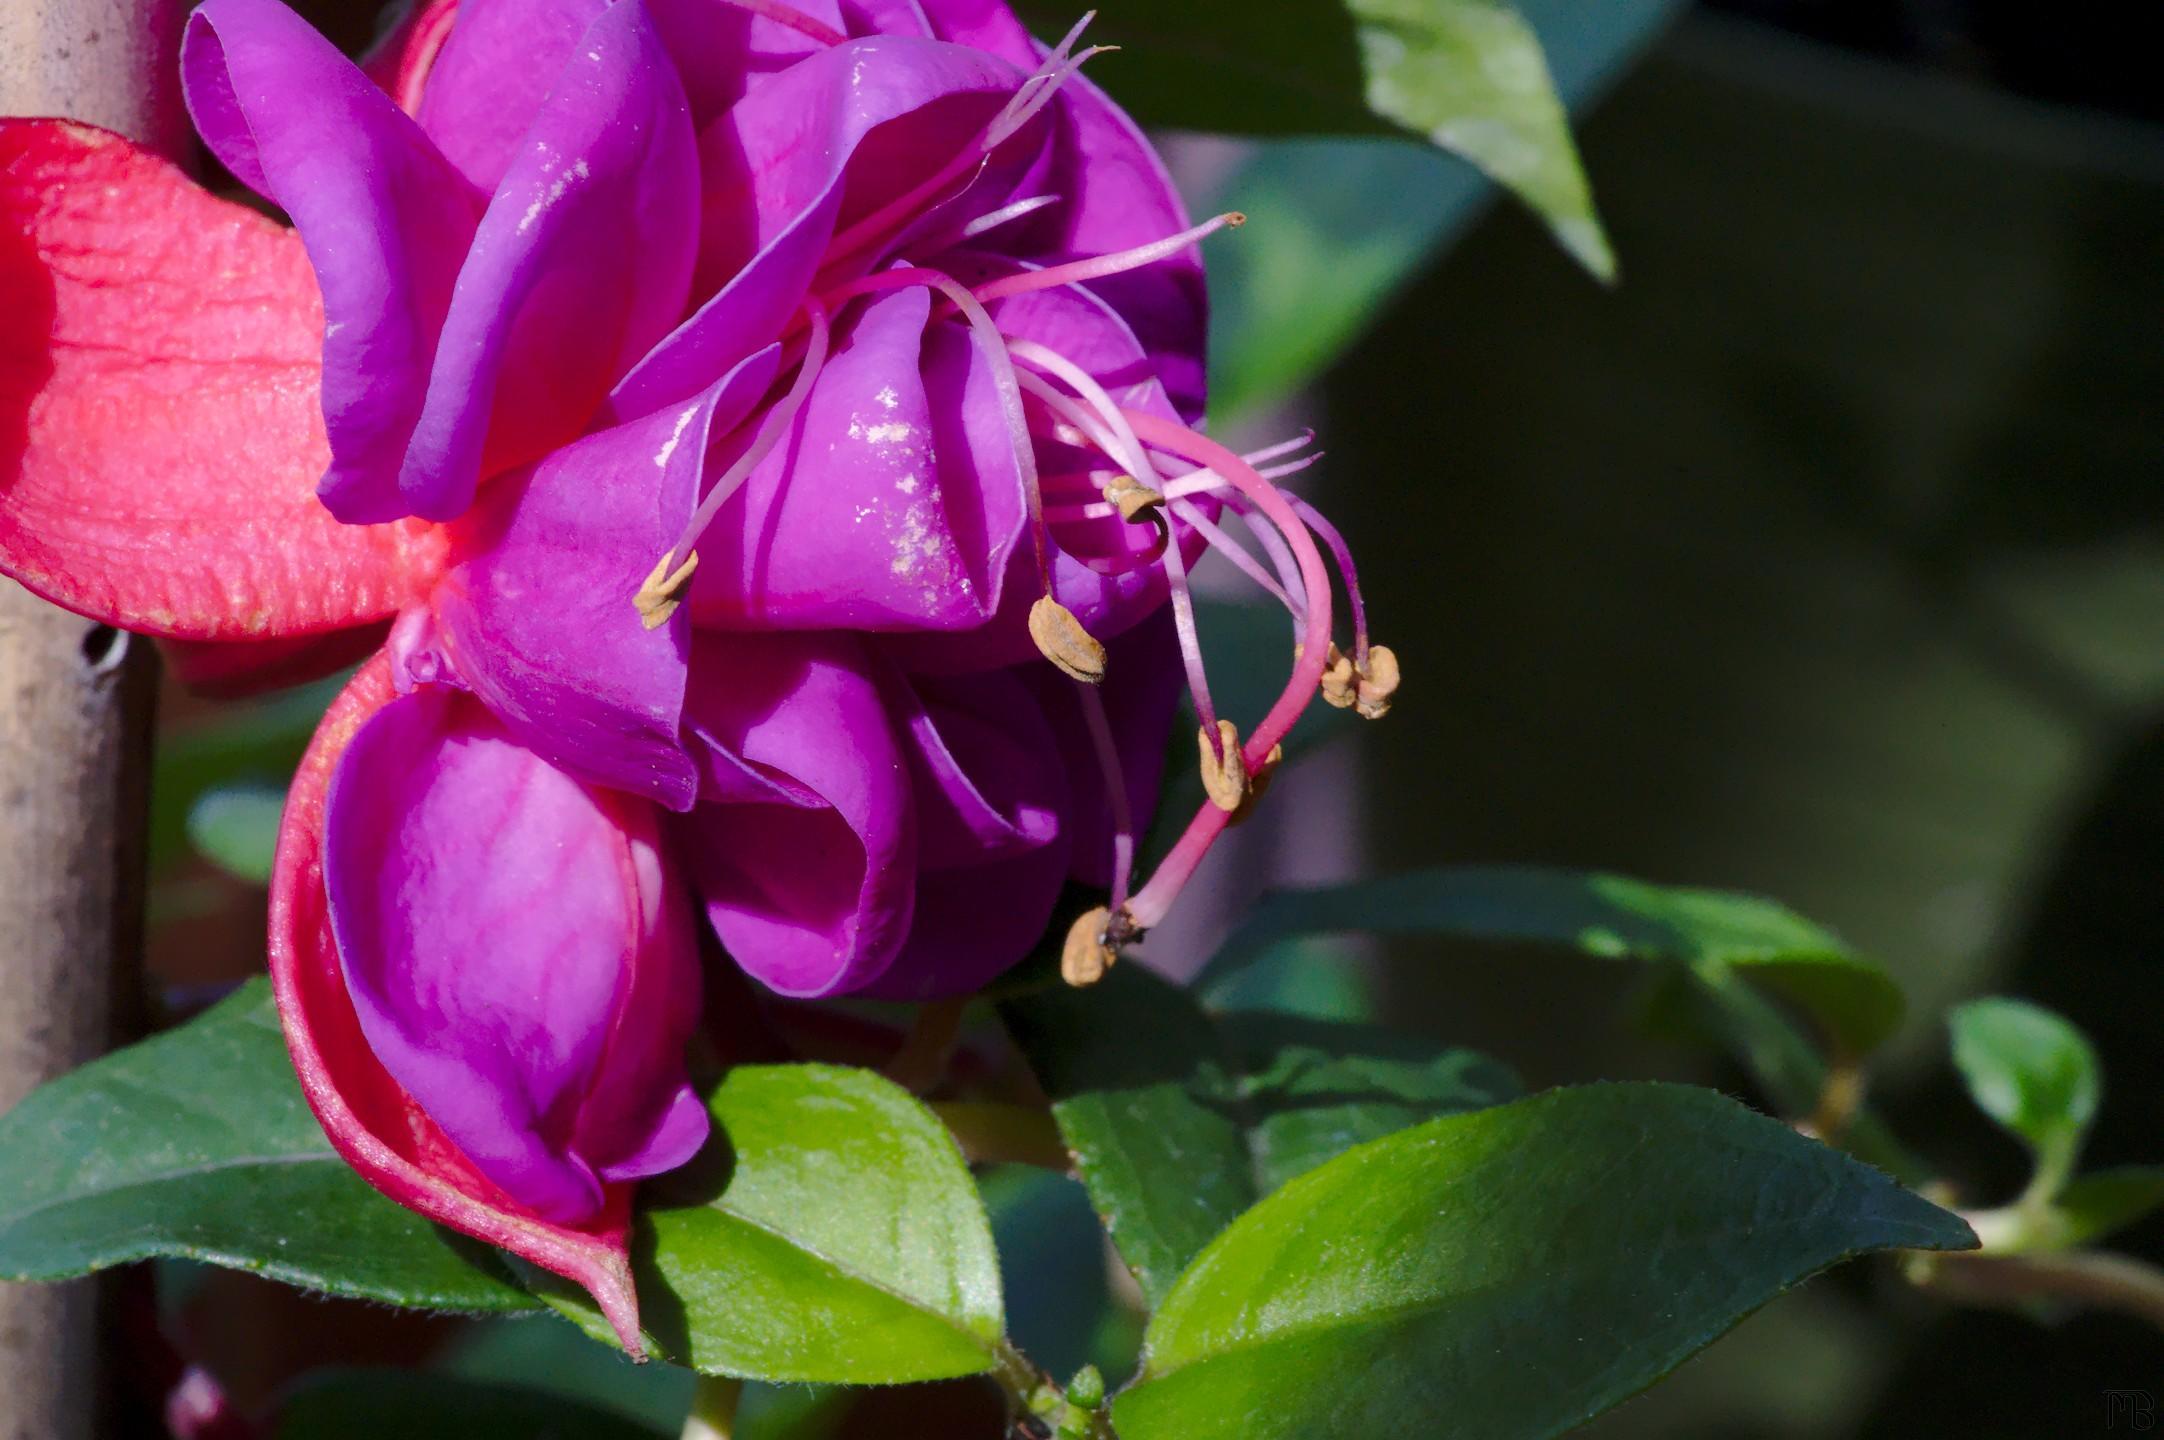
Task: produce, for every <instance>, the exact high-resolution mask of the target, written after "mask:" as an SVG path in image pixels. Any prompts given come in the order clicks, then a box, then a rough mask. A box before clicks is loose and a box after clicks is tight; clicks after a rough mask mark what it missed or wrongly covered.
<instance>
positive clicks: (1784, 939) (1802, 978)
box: [1196, 866, 1903, 1055]
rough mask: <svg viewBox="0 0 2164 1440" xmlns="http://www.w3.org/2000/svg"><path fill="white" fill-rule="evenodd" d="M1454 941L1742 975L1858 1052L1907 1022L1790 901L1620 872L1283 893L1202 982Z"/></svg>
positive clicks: (1406, 878) (1449, 876)
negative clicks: (1382, 947)
mask: <svg viewBox="0 0 2164 1440" xmlns="http://www.w3.org/2000/svg"><path fill="white" fill-rule="evenodd" d="M1332 932H1350V933H1361V934H1373V935H1448V936H1457V937H1461V938H1466V939H1477V940H1505V941H1510V940H1516V941H1537V942H1545V943H1548V944H1555V945H1567V946H1571V947H1573V948H1576V949H1579V950H1583V951H1586V952H1588V953H1590V954H1594V955H1606V956H1613V957H1617V958H1634V959H1648V960H1671V961H1681V962H1683V963H1685V964H1688V965H1690V966H1692V967H1694V968H1696V969H1698V970H1699V971H1701V972H1702V973H1709V974H1710V973H1714V972H1721V971H1734V972H1737V973H1741V974H1746V975H1748V976H1749V977H1750V978H1751V979H1752V980H1753V982H1754V983H1758V984H1761V985H1764V986H1765V987H1767V988H1768V989H1771V990H1773V991H1774V992H1776V993H1778V994H1780V995H1782V996H1783V997H1784V998H1786V999H1788V1000H1789V1001H1790V1002H1792V1003H1794V1004H1796V1005H1798V1006H1799V1007H1801V1008H1802V1009H1803V1010H1805V1011H1806V1012H1807V1013H1808V1014H1809V1015H1810V1016H1811V1017H1812V1018H1813V1019H1814V1020H1815V1021H1817V1022H1818V1023H1819V1025H1820V1026H1822V1027H1823V1028H1824V1029H1825V1030H1826V1032H1827V1033H1828V1035H1829V1036H1830V1037H1831V1038H1832V1039H1833V1040H1834V1041H1835V1042H1836V1043H1837V1044H1838V1045H1839V1046H1840V1047H1842V1048H1843V1049H1845V1050H1847V1051H1848V1052H1849V1053H1851V1054H1856V1055H1861V1054H1864V1053H1867V1052H1869V1051H1870V1050H1872V1049H1874V1048H1876V1047H1877V1046H1878V1045H1879V1044H1880V1043H1882V1042H1883V1041H1884V1040H1885V1039H1886V1038H1887V1036H1889V1035H1891V1034H1892V1033H1893V1032H1894V1030H1896V1029H1897V1028H1899V1026H1900V1023H1901V1015H1902V1009H1903V1002H1902V996H1901V989H1900V987H1899V986H1898V985H1896V984H1895V983H1894V981H1893V979H1892V977H1890V976H1889V975H1887V974H1886V972H1885V971H1884V970H1882V969H1881V968H1880V967H1879V966H1878V965H1877V964H1876V963H1874V962H1873V961H1870V960H1867V959H1865V958H1864V957H1862V956H1860V955H1857V954H1855V953H1854V952H1853V951H1851V950H1850V949H1849V948H1848V947H1847V946H1845V945H1843V944H1842V943H1841V942H1840V941H1839V940H1838V939H1836V938H1835V937H1834V936H1832V935H1831V934H1829V933H1827V932H1826V931H1824V930H1822V929H1820V928H1819V927H1818V926H1816V925H1813V924H1812V923H1811V922H1809V921H1808V920H1805V919H1804V918H1803V917H1801V916H1799V915H1797V914H1796V913H1795V912H1793V911H1791V910H1789V909H1787V908H1785V907H1784V906H1781V905H1778V904H1775V903H1774V902H1773V901H1770V900H1761V899H1759V898H1757V897H1755V896H1749V895H1736V894H1731V893H1728V892H1725V891H1718V890H1694V889H1679V888H1673V887H1667V886H1659V885H1649V884H1646V883H1645V882H1643V881H1640V880H1632V879H1628V878H1626V877H1624V876H1620V875H1601V874H1595V873H1591V872H1580V871H1569V870H1545V869H1536V868H1529V867H1516V866H1493V867H1487V866H1459V867H1446V868H1442V869H1436V870H1424V871H1414V872H1412V873H1409V874H1405V875H1395V876H1390V877H1387V878H1384V879H1380V880H1368V881H1361V882H1358V883H1356V884H1351V885H1337V886H1330V887H1327V888H1323V889H1315V890H1292V891H1285V892H1282V893H1280V894H1277V895H1273V896H1271V897H1269V898H1268V899H1267V900H1265V901H1264V902H1263V903H1262V904H1261V905H1259V906H1257V907H1256V908H1255V909H1254V911H1253V912H1251V913H1250V915H1249V917H1248V920H1247V922H1246V923H1245V924H1244V925H1242V926H1241V927H1240V929H1239V930H1238V931H1237V932H1236V933H1235V934H1234V935H1233V937H1232V938H1231V939H1230V940H1228V941H1227V942H1226V944H1225V946H1224V948H1223V949H1222V950H1220V951H1219V952H1218V954H1217V955H1216V956H1215V957H1214V958H1213V959H1212V960H1211V961H1210V964H1209V966H1208V967H1207V968H1206V969H1205V970H1204V971H1203V973H1202V976H1201V977H1200V978H1199V979H1198V980H1197V981H1196V985H1197V987H1198V988H1200V989H1202V990H1204V991H1205V992H1207V991H1208V990H1209V989H1210V988H1211V986H1212V985H1213V984H1215V983H1216V982H1218V981H1220V980H1222V979H1223V978H1224V977H1226V976H1227V975H1229V974H1231V973H1232V972H1234V971H1236V970H1237V969H1239V968H1240V967H1241V966H1243V965H1246V964H1248V963H1250V962H1252V961H1253V960H1254V959H1255V958H1256V957H1258V956H1259V955H1261V954H1263V953H1265V952H1266V951H1268V950H1269V949H1270V948H1271V947H1272V946H1274V945H1277V944H1279V943H1281V942H1283V941H1284V940H1286V939H1288V938H1290V937H1292V936H1296V935H1304V934H1323V933H1332Z"/></svg>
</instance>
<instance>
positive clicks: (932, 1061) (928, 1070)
mask: <svg viewBox="0 0 2164 1440" xmlns="http://www.w3.org/2000/svg"><path fill="white" fill-rule="evenodd" d="M968 1008H969V997H968V996H966V995H965V996H961V997H959V998H956V999H953V1000H928V1001H926V1002H925V1003H924V1004H922V1005H919V1006H918V1007H917V1013H916V1016H915V1018H913V1019H912V1020H911V1021H910V1023H909V1030H908V1033H907V1034H905V1035H903V1037H902V1048H901V1049H900V1050H897V1051H896V1052H895V1053H894V1058H893V1059H891V1060H889V1061H887V1067H886V1076H887V1078H888V1079H889V1080H892V1081H893V1082H894V1083H895V1084H897V1085H899V1086H901V1087H902V1088H903V1089H904V1090H908V1091H911V1092H913V1093H915V1094H918V1095H922V1094H924V1093H926V1092H927V1091H929V1090H932V1089H933V1088H935V1087H936V1086H937V1085H938V1084H939V1082H940V1081H941V1080H942V1079H944V1078H945V1077H946V1074H947V1062H948V1061H949V1060H952V1059H953V1058H954V1047H955V1046H956V1045H957V1044H959V1043H960V1041H961V1038H962V1012H963V1011H964V1010H966V1009H968Z"/></svg>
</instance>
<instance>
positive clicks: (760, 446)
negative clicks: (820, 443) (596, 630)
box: [632, 299, 828, 630]
mask: <svg viewBox="0 0 2164 1440" xmlns="http://www.w3.org/2000/svg"><path fill="white" fill-rule="evenodd" d="M804 309H805V313H806V315H807V316H808V317H809V319H810V322H811V330H810V334H809V337H808V338H807V339H806V340H805V342H804V359H803V361H802V363H801V364H799V365H798V367H797V374H796V379H795V381H794V382H792V383H791V385H790V386H789V393H788V394H786V395H784V396H783V397H782V398H781V401H780V403H778V404H776V405H775V406H774V408H773V409H772V410H769V411H768V412H767V415H766V419H765V420H764V421H763V422H762V423H761V424H760V426H759V431H758V433H757V434H756V435H754V436H753V437H752V441H751V444H750V445H748V446H746V447H745V449H744V453H743V454H741V455H739V456H737V457H736V463H735V464H734V465H731V466H730V467H729V468H728V469H727V470H725V471H724V472H722V476H721V478H720V479H719V480H716V481H715V482H714V484H713V488H712V489H710V490H708V491H707V492H706V497H705V498H704V499H702V500H701V501H700V502H699V508H698V509H696V510H694V511H692V512H691V519H690V521H689V522H688V523H687V524H686V525H685V526H684V533H683V534H682V535H679V536H678V537H677V540H676V544H675V545H674V546H673V547H671V548H670V550H669V553H668V554H666V555H664V556H662V557H661V560H660V563H658V564H656V565H655V566H654V571H653V574H651V575H649V576H647V577H646V583H645V584H644V585H641V586H640V587H639V592H638V595H637V596H636V597H634V599H633V602H632V603H633V604H634V605H636V606H637V607H638V611H639V619H640V622H641V623H642V624H644V625H645V626H646V628H647V629H649V630H652V629H655V628H657V627H659V626H660V625H661V624H662V623H663V622H664V621H666V620H667V619H668V618H669V615H670V614H671V613H673V612H674V610H675V607H676V597H677V593H678V591H679V590H681V589H682V587H683V585H684V582H685V581H687V580H689V579H690V578H691V573H692V571H694V570H695V569H697V568H698V564H699V557H698V555H697V553H696V552H695V551H694V550H693V549H692V547H693V546H694V545H696V544H698V543H699V537H700V536H701V535H703V534H705V533H706V527H707V526H709V525H711V524H713V523H714V517H715V516H716V515H717V514H719V513H720V512H721V507H722V506H723V505H725V504H727V503H728V500H729V497H730V496H731V495H734V494H735V493H736V491H737V488H738V487H739V486H741V485H742V484H743V483H744V478H745V477H746V476H747V475H749V474H751V472H752V471H754V470H756V469H757V468H758V467H759V462H760V461H762V460H764V459H766V457H767V455H768V454H769V453H771V452H772V450H773V449H774V447H775V446H776V445H777V444H779V443H781V437H782V436H783V435H785V434H787V433H788V430H789V427H790V426H791V425H793V424H795V423H796V415H797V411H799V410H801V409H802V408H803V407H804V401H805V399H806V397H808V396H809V395H810V394H811V388H812V382H813V381H815V380H817V379H818V378H819V372H820V370H822V369H823V368H825V366H826V363H827V336H828V326H827V310H826V306H824V305H822V304H820V303H819V301H817V300H816V299H807V300H805V302H804ZM664 606H666V607H667V608H666V609H664V608H663V607H664ZM657 617H658V618H657Z"/></svg>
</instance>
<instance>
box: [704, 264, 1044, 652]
mask: <svg viewBox="0 0 2164 1440" xmlns="http://www.w3.org/2000/svg"><path fill="white" fill-rule="evenodd" d="M930 313H931V301H930V297H929V292H927V291H925V290H922V289H907V290H898V291H895V292H893V293H892V294H888V295H881V296H875V297H873V298H872V299H871V300H870V301H869V302H868V303H866V304H864V305H863V307H862V309H861V310H860V311H858V312H857V314H856V318H855V320H854V321H853V323H852V324H851V326H850V327H849V329H848V331H847V332H846V333H845V334H844V335H843V336H842V337H841V339H840V340H839V342H838V343H837V344H836V346H835V349H834V353H833V355H832V357H831V358H830V359H829V360H828V362H827V365H826V368H825V369H824V370H823V371H822V372H821V373H820V376H819V378H818V380H817V381H816V382H815V383H814V385H813V387H812V390H811V394H810V397H809V398H808V399H807V401H806V402H805V405H804V408H803V410H802V411H801V412H800V413H799V414H798V416H797V419H796V423H795V426H794V428H793V429H792V431H791V432H790V434H789V435H788V437H787V438H785V439H784V440H783V442H782V443H781V444H780V445H779V446H777V447H776V448H775V450H774V453H773V454H771V455H769V456H768V457H767V458H766V459H765V460H764V461H762V462H761V463H760V465H759V466H758V468H757V469H755V470H753V471H752V473H751V475H750V476H749V477H748V478H747V480H746V481H745V484H744V488H743V489H742V490H741V491H739V492H738V494H737V495H736V496H735V497H733V498H732V499H731V500H729V501H728V502H727V503H725V504H724V505H723V506H722V507H721V509H720V511H719V512H718V513H717V515H716V516H715V520H714V523H713V525H712V526H711V527H710V528H709V529H708V530H707V532H706V535H705V538H704V539H703V540H701V542H700V545H699V553H700V557H701V563H700V566H699V571H698V574H697V576H696V577H695V578H694V580H693V582H692V601H691V603H692V610H693V615H694V618H695V619H696V620H697V621H698V622H699V623H701V624H712V625H719V626H723V627H728V628H738V627H779V628H787V629H815V628H827V627H831V628H835V629H852V630H899V629H929V630H957V629H967V628H971V627H975V626H977V625H981V624H982V623H983V622H984V620H985V619H986V617H987V616H989V615H990V614H991V613H992V611H993V610H994V608H995V607H996V606H997V605H998V604H999V597H1000V586H1001V583H1002V578H1003V575H1004V572H1005V571H1006V569H1007V568H1008V557H1009V555H1010V554H1012V553H1013V551H1014V549H1015V547H1016V544H1017V542H1018V539H1019V537H1020V535H1021V534H1022V532H1023V530H1024V527H1025V524H1026V516H1027V510H1026V502H1025V500H1024V497H1023V494H1022V486H1021V477H1020V473H1019V471H1018V470H1017V468H1016V465H1015V457H1014V448H1013V444H1012V442H1011V441H1010V440H1009V438H1008V432H1007V429H1006V425H1005V421H1004V419H1003V412H1002V411H1001V409H1000V404H999V398H998V394H997V392H996V390H995V389H994V385H993V377H992V368H991V361H990V359H989V358H988V357H987V356H985V355H984V354H983V353H982V352H981V350H980V348H979V346H978V343H977V341H976V340H975V338H974V337H973V336H972V335H971V334H970V333H969V331H968V330H967V329H966V328H964V327H962V326H959V325H954V324H940V325H936V326H934V327H932V330H931V331H930V332H929V333H927V332H926V329H925V323H926V320H927V319H928V317H929V316H930Z"/></svg>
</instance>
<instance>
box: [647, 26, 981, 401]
mask: <svg viewBox="0 0 2164 1440" xmlns="http://www.w3.org/2000/svg"><path fill="white" fill-rule="evenodd" d="M1021 81H1022V75H1021V74H1020V73H1019V72H1017V71H1015V70H1014V69H1013V68H1012V67H1011V66H1008V65H1004V64H1001V63H1000V62H998V61H996V60H993V59H991V58H990V57H988V56H985V55H982V54H979V53H977V52H975V51H971V50H965V49H963V48H961V47H960V46H955V45H941V44H937V43H935V42H931V41H925V40H912V39H909V38H907V37H892V38H881V39H869V40H858V41H852V42H850V43H849V44H847V45H838V46H835V47H834V48H833V49H831V50H827V51H825V52H823V53H821V54H818V55H814V56H812V57H811V58H810V59H808V60H806V61H804V63H802V64H800V65H798V66H796V67H795V68H793V69H791V70H789V71H787V72H785V73H783V74H781V75H778V76H776V77H774V78H773V79H772V80H770V81H768V82H767V83H766V84H764V85H762V86H760V87H759V88H758V89H756V90H754V91H753V92H752V93H751V94H750V95H749V96H747V97H746V98H745V100H744V101H743V102H742V103H741V104H739V105H737V106H736V107H735V108H733V109H731V110H730V111H729V112H728V113H727V114H725V115H724V116H722V117H721V119H719V120H718V121H716V122H715V123H714V124H713V125H711V126H709V127H708V128H707V130H706V131H705V132H704V133H703V134H702V135H701V136H700V140H699V152H700V161H701V168H702V172H703V183H704V185H705V194H704V197H703V200H702V202H701V219H700V240H699V264H698V272H697V275H696V276H695V278H694V280H693V284H692V293H693V294H695V295H707V294H710V293H713V292H715V291H717V290H718V291H719V293H715V294H713V298H712V299H711V300H709V301H707V302H706V303H705V304H704V305H703V306H702V307H701V308H700V310H699V311H698V313H696V314H695V315H693V316H692V317H691V318H690V319H689V320H687V321H685V322H684V324H683V325H682V326H681V327H680V328H679V329H678V330H677V331H676V332H675V333H674V334H672V335H670V336H669V337H668V339H666V340H665V341H663V342H662V343H661V344H660V345H659V346H657V347H655V349H654V352H653V354H651V355H650V356H648V357H647V358H646V360H645V361H644V362H643V363H641V364H640V365H639V366H638V368H637V369H635V370H634V371H632V373H631V374H629V375H627V376H626V377H625V378H624V381H623V383H622V384H621V385H619V386H618V387H617V389H616V392H615V394H614V395H612V396H611V397H610V403H611V406H612V407H613V409H614V411H615V413H617V414H619V415H635V414H638V413H640V412H641V411H642V410H646V409H652V408H655V407H657V406H660V405H664V404H667V403H669V402H670V401H671V400H674V399H676V398H678V397H680V396H682V395H686V394H689V393H691V392H693V391H695V390H697V389H698V388H699V387H700V386H702V385H704V384H706V383H707V381H708V380H709V379H710V378H711V377H712V376H714V375H716V374H719V373H720V372H721V371H722V370H724V369H726V368H728V367H729V366H730V365H733V364H735V363H736V361H737V360H738V359H739V358H741V357H742V356H743V355H746V354H748V353H750V352H751V351H752V350H754V349H757V348H758V347H759V346H761V345H764V344H766V343H768V342H769V341H771V340H774V339H776V338H777V337H779V336H780V334H781V330H782V326H783V325H784V324H786V323H787V322H788V320H789V318H790V317H791V316H793V315H794V314H795V313H796V312H797V310H798V309H799V308H800V307H801V306H802V304H803V302H804V297H805V293H806V291H807V289H808V288H809V287H810V285H811V282H812V278H813V276H814V275H815V274H817V272H818V271H819V269H820V268H821V266H822V264H823V263H824V261H825V259H826V258H827V255H826V252H827V243H828V241H829V240H831V239H832V238H833V236H834V234H835V233H836V231H837V230H838V229H839V228H841V227H843V226H846V225H847V224H848V223H849V222H850V221H851V220H852V219H854V218H856V217H858V216H861V215H865V214H868V213H870V212H871V211H873V210H875V209H876V208H878V206H879V205H881V204H883V203H885V202H886V201H887V200H890V199H892V198H894V197H895V196H897V195H900V194H903V193H904V192H906V191H908V190H909V189H910V187H911V186H913V185H915V184H917V183H918V182H920V181H922V180H925V179H927V178H928V177H929V176H931V175H932V174H934V173H936V172H937V171H938V170H939V169H940V167H942V166H943V165H945V164H946V163H947V161H948V160H949V159H950V158H951V157H952V156H954V155H955V154H957V153H959V152H960V151H961V149H962V148H963V147H964V146H965V145H968V144H970V143H972V142H973V141H974V140H975V138H976V136H977V134H978V132H979V131H980V130H982V128H983V126H984V125H985V123H986V122H987V121H989V120H990V119H991V118H992V116H993V115H994V114H995V113H996V112H997V111H998V109H999V107H1000V106H1001V105H1003V104H1005V103H1006V100H1007V97H1008V96H1010V95H1012V94H1013V93H1014V90H1015V87H1016V86H1017V85H1019V84H1020V83H1021Z"/></svg>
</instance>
